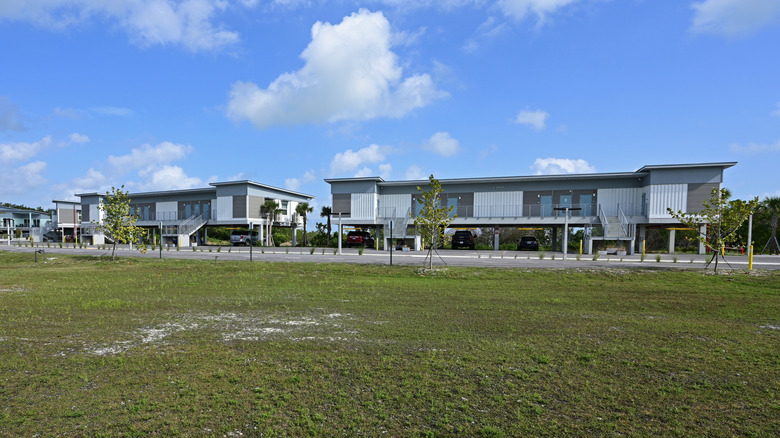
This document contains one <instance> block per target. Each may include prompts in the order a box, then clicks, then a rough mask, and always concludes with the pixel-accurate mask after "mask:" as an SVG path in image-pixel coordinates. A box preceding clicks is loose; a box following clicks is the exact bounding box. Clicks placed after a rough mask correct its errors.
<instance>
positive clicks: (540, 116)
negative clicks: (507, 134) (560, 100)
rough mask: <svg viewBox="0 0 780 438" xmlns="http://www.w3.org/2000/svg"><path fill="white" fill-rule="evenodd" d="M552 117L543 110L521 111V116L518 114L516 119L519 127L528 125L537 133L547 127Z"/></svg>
mask: <svg viewBox="0 0 780 438" xmlns="http://www.w3.org/2000/svg"><path fill="white" fill-rule="evenodd" d="M549 117H550V114H549V113H547V112H546V111H542V110H536V111H527V110H524V111H520V113H519V114H517V117H515V123H517V124H518V125H528V126H530V127H532V128H534V129H536V130H537V131H541V130H542V129H544V128H545V127H547V119H548V118H549Z"/></svg>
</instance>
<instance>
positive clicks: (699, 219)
mask: <svg viewBox="0 0 780 438" xmlns="http://www.w3.org/2000/svg"><path fill="white" fill-rule="evenodd" d="M729 196H730V192H729V191H728V190H727V189H720V190H719V189H717V188H714V189H712V196H710V199H708V200H705V201H704V202H703V206H704V208H703V209H702V211H700V212H698V213H683V212H682V210H678V211H677V212H674V211H673V210H672V209H671V208H667V209H666V210H667V211H668V212H669V214H670V215H672V217H673V218H675V219H677V220H678V221H680V222H682V223H683V224H685V225H687V226H688V227H690V228H692V229H694V230H698V229H699V225H700V224H709V225H710V230H709V234H707V232H706V231H705V232H699V235H698V236H697V237H698V239H699V241H700V242H702V243H703V244H704V245H705V246H707V247H708V248H710V250H711V251H712V258H711V259H710V261H709V262H707V265H706V266H705V268H706V267H707V266H709V265H710V263H712V261H713V260H714V261H715V267H714V270H715V271H717V270H718V255H719V254H720V253H721V252H722V251H723V250H724V248H725V247H726V242H728V240H729V239H731V238H732V237H733V236H734V235H735V234H736V232H737V230H738V229H739V226H740V225H742V222H744V221H745V219H747V218H748V216H750V215H751V214H753V211H755V209H756V206H757V205H758V197H756V198H754V199H752V200H750V201H743V200H741V199H736V200H733V201H729ZM724 260H725V259H724Z"/></svg>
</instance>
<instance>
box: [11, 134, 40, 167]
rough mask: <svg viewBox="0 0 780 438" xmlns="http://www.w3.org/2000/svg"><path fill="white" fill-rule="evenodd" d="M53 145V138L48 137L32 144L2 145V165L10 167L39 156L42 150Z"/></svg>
mask: <svg viewBox="0 0 780 438" xmlns="http://www.w3.org/2000/svg"><path fill="white" fill-rule="evenodd" d="M51 143H52V141H51V136H48V135H47V136H46V137H43V138H42V139H40V140H39V141H36V142H32V143H27V142H18V143H5V144H2V143H0V165H8V164H12V163H16V162H19V161H24V160H27V159H30V158H32V157H34V156H36V155H38V152H40V151H41V149H43V148H45V147H48V146H49V145H51Z"/></svg>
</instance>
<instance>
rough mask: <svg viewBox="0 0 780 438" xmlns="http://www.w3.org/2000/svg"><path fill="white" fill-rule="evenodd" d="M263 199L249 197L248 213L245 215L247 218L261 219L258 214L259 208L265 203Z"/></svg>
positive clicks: (260, 197)
mask: <svg viewBox="0 0 780 438" xmlns="http://www.w3.org/2000/svg"><path fill="white" fill-rule="evenodd" d="M265 199H266V198H264V197H262V196H251V195H250V196H249V213H248V214H247V217H255V218H259V217H262V215H261V214H260V207H262V206H263V204H264V203H265Z"/></svg>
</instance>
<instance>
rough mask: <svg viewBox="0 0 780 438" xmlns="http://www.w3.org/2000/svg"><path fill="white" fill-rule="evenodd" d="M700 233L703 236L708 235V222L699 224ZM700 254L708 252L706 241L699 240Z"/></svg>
mask: <svg viewBox="0 0 780 438" xmlns="http://www.w3.org/2000/svg"><path fill="white" fill-rule="evenodd" d="M699 235H701V236H706V235H707V224H701V225H699ZM699 254H707V247H706V246H705V245H704V242H702V241H701V240H700V241H699Z"/></svg>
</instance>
